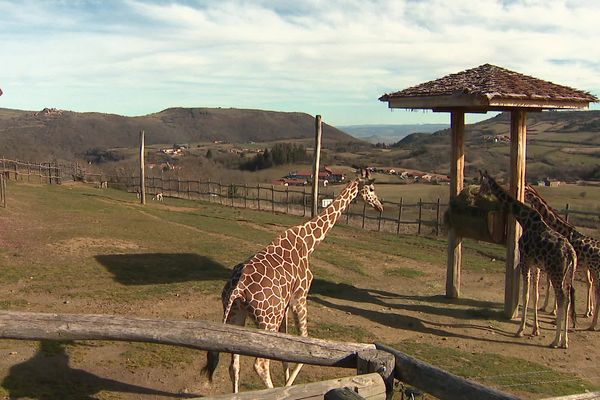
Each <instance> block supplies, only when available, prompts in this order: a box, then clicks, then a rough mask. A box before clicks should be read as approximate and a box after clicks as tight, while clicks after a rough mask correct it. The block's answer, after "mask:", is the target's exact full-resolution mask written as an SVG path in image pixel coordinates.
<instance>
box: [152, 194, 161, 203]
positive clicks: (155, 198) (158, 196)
mask: <svg viewBox="0 0 600 400" xmlns="http://www.w3.org/2000/svg"><path fill="white" fill-rule="evenodd" d="M152 200H156V201H163V194H162V192H161V193H156V194H155V195H154V197H152Z"/></svg>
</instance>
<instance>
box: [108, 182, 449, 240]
mask: <svg viewBox="0 0 600 400" xmlns="http://www.w3.org/2000/svg"><path fill="white" fill-rule="evenodd" d="M145 181H146V191H147V192H148V193H149V194H150V195H151V196H152V195H155V194H157V193H162V194H163V196H164V197H173V198H181V199H190V200H204V201H208V202H212V203H218V204H221V205H226V206H231V207H240V208H251V209H256V210H262V211H271V212H281V213H286V214H293V215H301V216H303V217H306V216H308V215H310V212H311V208H312V196H311V193H310V192H309V191H307V189H306V187H288V186H274V185H264V184H255V185H248V184H235V183H222V182H213V181H211V180H207V181H200V180H182V179H175V178H166V177H162V176H148V177H147V178H146V179H145ZM109 182H111V183H113V184H118V185H125V186H126V188H127V190H128V191H130V192H138V191H139V190H140V186H139V177H138V176H131V177H127V178H123V177H121V178H116V177H109ZM337 188H339V189H338V190H340V189H341V187H340V186H337ZM335 189H336V187H335V186H329V187H327V189H321V192H320V193H319V196H318V204H317V205H318V208H319V209H322V208H323V207H325V206H327V205H328V204H329V202H330V201H332V200H333V199H334V198H335V196H336V191H335ZM338 193H339V192H338ZM382 203H383V206H384V211H383V212H381V213H380V212H377V211H375V210H373V209H371V208H370V207H366V206H365V205H364V203H362V202H358V201H355V202H353V203H352V204H351V205H350V206H349V207H348V209H347V210H346V211H345V212H344V216H343V217H342V218H341V221H340V222H341V223H345V224H347V225H354V226H360V227H362V228H364V229H371V230H376V231H381V232H389V233H397V234H399V233H407V232H408V231H416V233H417V234H431V235H436V236H437V235H440V234H441V233H442V230H443V221H442V218H441V216H442V215H443V213H444V211H445V210H446V209H447V205H446V204H443V203H441V202H440V199H437V201H435V202H425V201H423V200H419V202H418V203H414V204H409V203H407V202H405V201H404V199H402V198H401V199H400V202H392V201H385V200H383V201H382Z"/></svg>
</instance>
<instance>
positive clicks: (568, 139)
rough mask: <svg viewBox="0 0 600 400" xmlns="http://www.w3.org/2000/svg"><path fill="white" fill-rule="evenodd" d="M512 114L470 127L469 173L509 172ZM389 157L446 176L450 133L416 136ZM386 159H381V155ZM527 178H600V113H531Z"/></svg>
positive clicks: (467, 144) (467, 141) (467, 142)
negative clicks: (485, 171) (481, 171)
mask: <svg viewBox="0 0 600 400" xmlns="http://www.w3.org/2000/svg"><path fill="white" fill-rule="evenodd" d="M509 139H510V115H509V114H508V113H502V114H498V115H497V116H495V117H493V118H490V119H487V120H484V121H481V122H478V123H475V124H470V125H467V126H466V128H465V169H466V173H467V175H471V176H475V175H477V170H478V169H488V170H489V171H490V172H493V173H503V174H506V173H507V171H508V168H509V159H510V141H509ZM384 158H385V159H386V161H384V160H381V161H383V162H389V163H390V164H392V165H410V166H411V167H413V168H418V169H421V170H424V171H440V172H443V173H447V171H448V170H449V159H450V130H449V129H444V130H441V131H438V132H435V133H432V134H420V133H415V134H411V135H408V136H406V137H405V138H404V139H402V140H401V141H400V142H398V143H397V144H395V145H394V147H393V149H392V151H390V152H388V153H386V154H385V156H384ZM380 159H381V157H380ZM527 174H528V176H529V177H530V178H536V177H546V176H548V177H552V178H558V179H600V111H546V112H535V113H533V112H532V113H528V114H527Z"/></svg>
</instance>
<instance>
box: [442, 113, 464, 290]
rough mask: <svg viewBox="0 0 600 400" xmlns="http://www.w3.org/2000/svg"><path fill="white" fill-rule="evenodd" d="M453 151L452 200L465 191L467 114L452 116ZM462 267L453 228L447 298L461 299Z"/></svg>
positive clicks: (451, 172) (458, 242)
mask: <svg viewBox="0 0 600 400" xmlns="http://www.w3.org/2000/svg"><path fill="white" fill-rule="evenodd" d="M451 132H452V143H451V146H452V150H451V159H450V200H452V199H454V198H455V197H456V196H458V194H459V193H460V192H461V190H462V189H463V184H464V169H465V145H464V136H465V114H464V112H461V111H454V112H452V114H451ZM461 265H462V238H461V237H460V236H458V235H457V234H456V231H455V230H454V229H453V228H450V229H448V262H447V272H446V297H449V298H451V299H456V298H458V297H460V268H461Z"/></svg>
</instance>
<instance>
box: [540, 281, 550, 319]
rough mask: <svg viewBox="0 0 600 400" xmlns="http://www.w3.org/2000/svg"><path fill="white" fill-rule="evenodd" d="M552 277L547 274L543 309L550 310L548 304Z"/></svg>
mask: <svg viewBox="0 0 600 400" xmlns="http://www.w3.org/2000/svg"><path fill="white" fill-rule="evenodd" d="M550 286H551V283H550V277H549V276H548V275H546V296H545V297H544V305H543V306H542V310H544V311H546V312H548V305H549V304H550Z"/></svg>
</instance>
